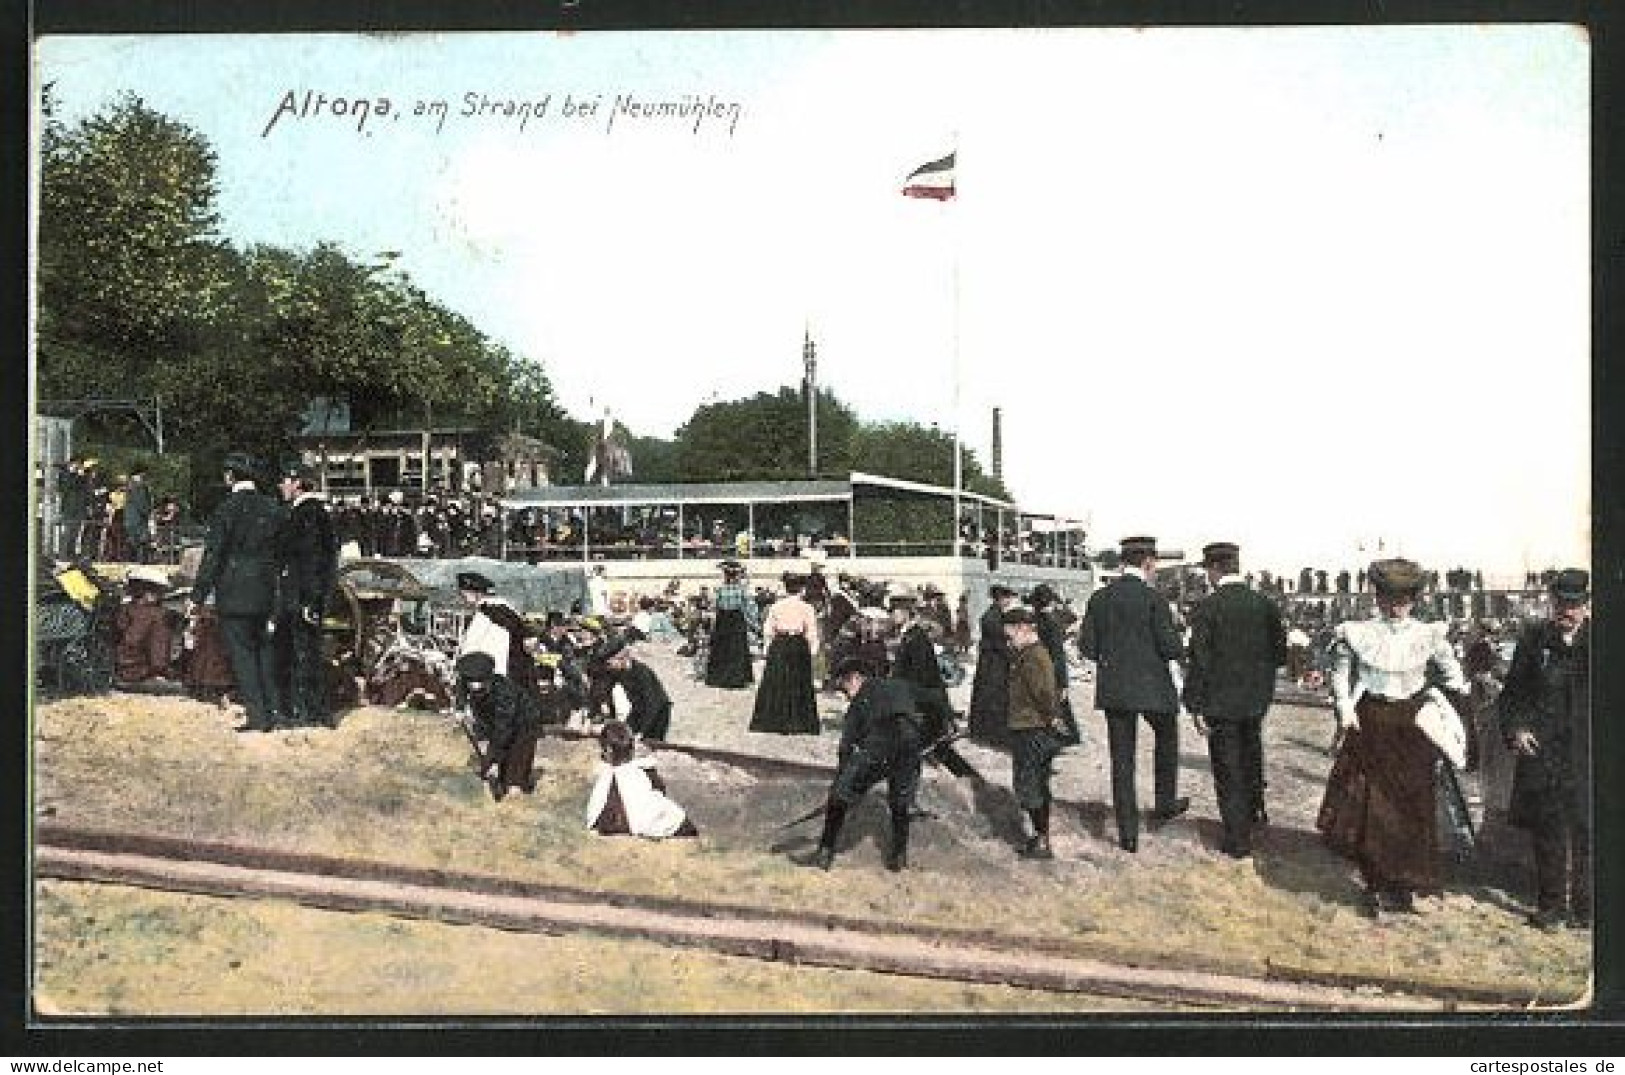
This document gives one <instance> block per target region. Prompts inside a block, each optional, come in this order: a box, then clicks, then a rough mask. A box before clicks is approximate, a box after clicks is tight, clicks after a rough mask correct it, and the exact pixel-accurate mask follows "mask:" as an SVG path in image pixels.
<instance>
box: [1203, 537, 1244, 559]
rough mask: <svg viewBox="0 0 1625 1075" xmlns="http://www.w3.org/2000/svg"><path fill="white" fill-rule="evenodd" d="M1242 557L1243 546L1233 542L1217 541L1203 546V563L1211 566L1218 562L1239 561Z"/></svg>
mask: <svg viewBox="0 0 1625 1075" xmlns="http://www.w3.org/2000/svg"><path fill="white" fill-rule="evenodd" d="M1240 557H1241V546H1240V545H1237V544H1236V543H1235V542H1233V541H1215V542H1212V543H1211V544H1208V545H1203V546H1202V562H1203V563H1204V564H1211V563H1213V562H1215V561H1218V560H1237V559H1240Z"/></svg>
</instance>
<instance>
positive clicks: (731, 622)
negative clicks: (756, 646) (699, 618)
mask: <svg viewBox="0 0 1625 1075" xmlns="http://www.w3.org/2000/svg"><path fill="white" fill-rule="evenodd" d="M749 602H750V597H749V595H747V594H746V593H745V591H744V588H743V587H740V586H723V587H722V588H721V590H719V591H718V592H717V605H716V621H715V622H714V623H713V624H712V626H711V651H710V653H709V654H708V655H707V656H706V659H705V685H706V686H707V687H726V688H728V689H730V690H732V689H737V688H740V687H748V686H750V685H751V684H752V683H754V682H755V681H756V674H755V671H754V670H753V669H752V668H751V657H750V620H749V618H748V616H749V613H747V612H746V610H745V606H746V605H747V604H748V603H749Z"/></svg>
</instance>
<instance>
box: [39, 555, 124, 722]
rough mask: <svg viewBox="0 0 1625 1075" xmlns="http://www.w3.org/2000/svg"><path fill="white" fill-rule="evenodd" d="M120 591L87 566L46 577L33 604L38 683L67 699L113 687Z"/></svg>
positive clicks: (45, 575) (71, 567) (73, 567)
mask: <svg viewBox="0 0 1625 1075" xmlns="http://www.w3.org/2000/svg"><path fill="white" fill-rule="evenodd" d="M118 605H119V599H118V591H117V588H116V587H115V586H114V585H113V584H112V583H111V582H110V581H108V580H107V579H105V578H103V577H102V576H101V575H99V574H98V573H97V572H96V570H95V569H94V568H93V567H91V566H90V564H89V563H88V562H81V563H76V564H71V565H69V566H68V567H66V568H63V569H62V570H59V571H54V572H46V573H44V577H42V578H41V579H40V584H39V590H38V600H36V601H35V604H34V645H35V651H34V652H35V675H36V682H37V683H38V684H39V685H40V686H41V687H42V688H46V689H50V690H54V691H57V692H60V693H63V694H101V693H104V692H106V691H109V690H111V689H112V687H113V649H114V640H113V618H114V616H115V615H116V614H117V612H118Z"/></svg>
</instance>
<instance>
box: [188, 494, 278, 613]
mask: <svg viewBox="0 0 1625 1075" xmlns="http://www.w3.org/2000/svg"><path fill="white" fill-rule="evenodd" d="M282 518H283V509H282V505H280V504H278V503H277V502H276V501H275V500H272V499H271V498H270V497H268V496H266V495H265V494H264V493H261V492H258V491H257V490H253V489H237V490H234V491H233V492H232V493H231V495H229V496H227V497H226V499H225V501H224V502H222V503H221V505H220V507H219V508H217V509H215V513H214V517H213V518H212V519H211V520H210V521H209V532H208V535H207V536H206V537H205V538H204V539H203V560H202V562H201V563H200V564H199V565H198V571H197V582H195V583H194V584H193V586H192V600H193V601H194V602H196V603H197V604H200V605H201V604H203V602H204V601H205V600H207V599H208V597H209V596H210V595H211V594H212V595H213V596H214V601H215V608H216V610H217V611H218V612H219V613H220V615H222V616H269V615H270V613H271V612H272V610H273V609H274V608H275V607H276V593H277V574H278V570H279V568H280V556H279V553H278V546H279V542H280V540H281V535H282Z"/></svg>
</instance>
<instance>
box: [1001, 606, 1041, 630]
mask: <svg viewBox="0 0 1625 1075" xmlns="http://www.w3.org/2000/svg"><path fill="white" fill-rule="evenodd" d="M999 619H1000V621H1001V622H1003V623H1004V624H1005V625H1006V626H1008V625H1010V624H1012V623H1037V622H1038V619H1037V618H1036V617H1035V616H1034V615H1033V610H1032V609H1030V608H1023V607H1022V606H1020V605H1017V606H1016V607H1015V608H1012V609H1010V610H1008V611H1007V612H1005V613H1004V615H1002V616H1000V617H999Z"/></svg>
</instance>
